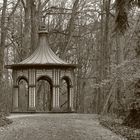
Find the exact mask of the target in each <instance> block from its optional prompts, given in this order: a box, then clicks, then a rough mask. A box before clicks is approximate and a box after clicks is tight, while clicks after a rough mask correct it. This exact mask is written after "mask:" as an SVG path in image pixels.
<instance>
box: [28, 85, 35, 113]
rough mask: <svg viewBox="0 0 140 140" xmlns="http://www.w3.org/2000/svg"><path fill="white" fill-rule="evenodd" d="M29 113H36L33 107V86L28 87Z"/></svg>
mask: <svg viewBox="0 0 140 140" xmlns="http://www.w3.org/2000/svg"><path fill="white" fill-rule="evenodd" d="M28 110H29V111H36V107H35V85H29V108H28Z"/></svg>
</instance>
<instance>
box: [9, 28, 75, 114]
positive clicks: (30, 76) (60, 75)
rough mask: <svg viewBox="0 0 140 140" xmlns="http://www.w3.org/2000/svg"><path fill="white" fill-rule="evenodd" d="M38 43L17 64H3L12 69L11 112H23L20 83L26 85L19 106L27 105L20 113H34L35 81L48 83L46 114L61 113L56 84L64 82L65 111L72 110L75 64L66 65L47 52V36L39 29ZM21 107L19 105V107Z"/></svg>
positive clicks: (50, 52)
mask: <svg viewBox="0 0 140 140" xmlns="http://www.w3.org/2000/svg"><path fill="white" fill-rule="evenodd" d="M38 34H39V39H38V40H39V41H38V47H37V49H36V50H35V51H34V52H33V53H32V55H30V56H29V57H28V58H26V59H25V60H23V61H22V62H20V63H17V64H11V65H7V66H6V67H7V68H8V69H12V76H13V94H12V98H13V101H12V102H13V103H12V112H23V110H21V109H20V105H19V104H20V98H21V97H20V96H22V94H20V93H19V92H20V90H19V84H20V81H22V80H24V81H26V82H27V96H26V97H27V98H25V99H24V102H23V103H22V104H25V102H27V106H26V109H25V110H24V112H38V110H37V100H38V99H37V98H38V97H37V82H38V81H39V80H46V81H47V82H48V83H49V85H50V86H49V90H50V98H49V101H48V100H47V101H48V102H49V111H50V112H63V111H64V110H61V106H60V98H61V97H60V85H61V81H62V80H63V79H64V80H65V81H66V83H67V89H68V94H67V110H65V111H67V112H72V111H74V69H75V68H76V65H75V64H69V63H67V62H65V61H63V60H61V59H60V58H59V57H58V56H56V55H55V53H54V52H53V51H52V50H51V48H50V47H49V44H48V33H47V31H46V30H45V29H44V28H42V29H40V30H39V32H38ZM22 106H23V105H22Z"/></svg>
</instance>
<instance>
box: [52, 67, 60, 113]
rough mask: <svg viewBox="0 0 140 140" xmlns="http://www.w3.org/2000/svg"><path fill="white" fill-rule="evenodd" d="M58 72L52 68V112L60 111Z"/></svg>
mask: <svg viewBox="0 0 140 140" xmlns="http://www.w3.org/2000/svg"><path fill="white" fill-rule="evenodd" d="M59 77H60V73H59V70H56V69H54V71H53V109H52V111H53V112H60V105H59V90H60V85H59V83H60V81H59Z"/></svg>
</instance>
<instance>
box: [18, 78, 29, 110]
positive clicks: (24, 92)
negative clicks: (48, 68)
mask: <svg viewBox="0 0 140 140" xmlns="http://www.w3.org/2000/svg"><path fill="white" fill-rule="evenodd" d="M18 86H19V92H18V93H19V95H18V98H19V100H18V107H19V111H21V112H27V111H28V101H29V94H28V83H27V81H26V80H25V79H22V78H21V79H20V80H19V83H18Z"/></svg>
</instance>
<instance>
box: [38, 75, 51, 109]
mask: <svg viewBox="0 0 140 140" xmlns="http://www.w3.org/2000/svg"><path fill="white" fill-rule="evenodd" d="M51 109H52V80H51V79H50V78H49V77H47V76H41V77H39V78H38V80H37V84H36V111H37V112H48V111H51Z"/></svg>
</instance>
